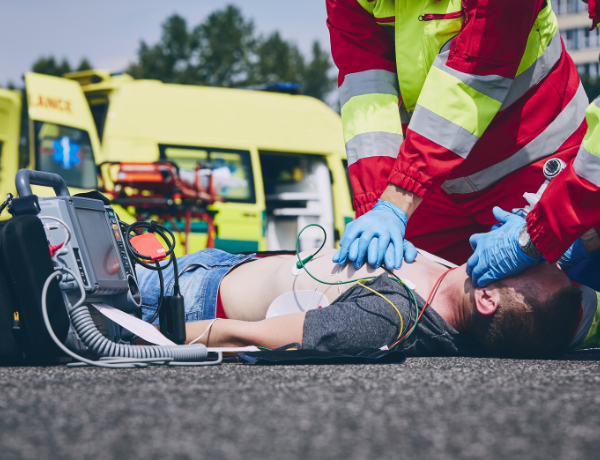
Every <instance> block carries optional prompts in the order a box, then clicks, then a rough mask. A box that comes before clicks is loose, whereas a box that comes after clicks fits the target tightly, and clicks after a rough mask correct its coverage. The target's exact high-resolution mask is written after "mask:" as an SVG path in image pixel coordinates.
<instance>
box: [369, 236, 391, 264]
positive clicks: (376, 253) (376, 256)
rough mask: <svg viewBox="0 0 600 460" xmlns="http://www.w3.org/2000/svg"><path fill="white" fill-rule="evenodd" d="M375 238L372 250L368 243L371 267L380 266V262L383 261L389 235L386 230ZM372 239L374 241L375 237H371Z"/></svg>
mask: <svg viewBox="0 0 600 460" xmlns="http://www.w3.org/2000/svg"><path fill="white" fill-rule="evenodd" d="M377 240H378V242H377V247H376V248H375V249H374V250H372V249H371V245H369V265H371V267H372V268H379V267H381V262H383V258H384V256H385V254H386V252H387V249H388V246H389V245H390V235H389V233H387V232H386V233H384V234H383V235H381V236H380V237H379V238H377ZM373 241H375V239H373Z"/></svg>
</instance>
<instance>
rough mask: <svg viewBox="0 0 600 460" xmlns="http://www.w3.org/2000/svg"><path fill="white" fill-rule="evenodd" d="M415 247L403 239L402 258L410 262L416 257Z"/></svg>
mask: <svg viewBox="0 0 600 460" xmlns="http://www.w3.org/2000/svg"><path fill="white" fill-rule="evenodd" d="M417 254H418V253H417V248H415V246H414V245H413V244H412V243H411V242H410V241H408V240H404V260H405V261H406V263H409V264H412V263H413V262H414V261H415V259H416V258H417Z"/></svg>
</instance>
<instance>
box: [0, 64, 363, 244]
mask: <svg viewBox="0 0 600 460" xmlns="http://www.w3.org/2000/svg"><path fill="white" fill-rule="evenodd" d="M65 77H66V78H56V77H49V76H44V75H39V74H34V73H28V74H26V75H25V82H26V89H27V101H28V105H29V107H28V110H29V113H28V114H29V147H30V148H29V150H30V154H31V157H30V163H29V167H30V168H35V169H39V170H44V171H49V172H56V173H58V174H60V175H61V176H63V177H64V178H65V180H66V181H67V184H68V185H69V187H70V188H72V189H77V190H75V191H78V190H89V189H94V188H96V187H97V186H98V184H97V181H96V167H97V165H101V164H102V163H104V162H110V161H130V162H138V161H139V162H152V161H157V160H170V161H173V162H175V163H176V164H177V165H178V166H179V167H180V168H183V169H192V170H193V169H194V167H195V165H196V163H197V162H203V163H210V164H211V165H212V166H213V167H214V168H216V169H215V174H217V175H219V177H220V179H219V180H221V181H222V183H223V184H224V185H223V187H221V189H220V190H219V194H220V195H221V196H222V197H223V198H224V199H225V202H224V203H216V204H214V205H213V206H212V208H213V209H215V210H217V211H218V213H217V215H216V217H215V224H216V226H217V237H216V240H215V247H217V248H219V249H223V250H226V251H230V252H240V251H256V250H282V249H293V247H294V244H295V237H296V234H297V233H298V231H299V230H300V229H301V228H303V227H304V226H305V225H306V224H309V223H319V224H321V225H322V226H323V227H324V228H325V229H326V231H327V239H328V243H329V244H328V245H329V246H333V244H334V242H335V241H336V240H337V239H339V235H340V234H341V232H342V231H343V228H344V225H345V223H346V222H347V221H349V220H350V219H352V218H353V210H352V204H351V199H350V191H349V184H348V180H347V174H346V168H345V152H344V145H343V140H342V132H341V122H340V118H339V116H338V115H337V114H336V113H335V112H334V111H332V110H331V109H330V108H329V107H328V106H327V105H325V104H324V103H322V102H321V101H318V100H317V99H314V98H310V97H306V96H297V95H288V94H277V93H268V92H262V91H247V90H237V89H225V88H212V87H201V86H190V85H174V84H163V83H161V82H158V81H152V80H134V79H132V78H131V77H130V76H128V75H111V74H110V73H109V72H107V71H85V72H76V73H72V74H67V75H66V76H65ZM15 94H17V93H15ZM3 101H4V98H3V97H2V95H1V94H0V103H2V102H3ZM12 104H13V105H15V107H16V104H18V101H17V100H16V99H15V100H14V101H13V102H12ZM0 107H2V106H1V105H0ZM2 129H3V125H2V118H0V136H2ZM1 139H2V138H0V140H1ZM4 160H5V158H4V154H3V155H2V161H4ZM13 163H15V164H16V162H13ZM3 166H4V164H3ZM14 172H16V169H15V168H14V166H12V167H11V168H7V169H5V168H4V167H3V172H2V187H3V188H2V190H4V188H5V187H7V182H6V181H7V180H8V181H9V183H11V182H12V180H13V178H14ZM5 175H6V177H4V176H5ZM9 176H10V177H9ZM217 182H218V181H217ZM11 187H12V184H11ZM122 214H123V213H120V215H122ZM122 217H125V216H124V215H122ZM126 220H132V216H128V217H127V218H126ZM179 224H181V223H178V225H179ZM179 226H181V228H183V225H182V224H181V225H179ZM320 241H322V236H321V234H320V232H319V231H316V230H315V229H314V228H311V229H310V230H309V231H307V232H306V233H305V234H303V239H301V246H303V247H312V246H314V245H315V244H318V243H319V242H320ZM205 244H206V225H205V224H203V223H202V222H194V223H193V224H192V235H191V237H190V245H189V249H190V251H195V250H198V249H201V248H203V247H204V246H205Z"/></svg>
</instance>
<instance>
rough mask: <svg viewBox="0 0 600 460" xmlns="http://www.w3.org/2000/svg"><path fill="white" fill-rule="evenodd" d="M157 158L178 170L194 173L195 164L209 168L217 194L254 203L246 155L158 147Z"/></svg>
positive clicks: (243, 151) (235, 200)
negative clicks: (158, 155)
mask: <svg viewBox="0 0 600 460" xmlns="http://www.w3.org/2000/svg"><path fill="white" fill-rule="evenodd" d="M159 148H160V158H161V159H162V160H169V161H173V162H174V163H175V164H176V165H177V166H178V167H179V168H181V169H187V170H192V171H193V170H195V169H196V165H197V164H200V165H201V167H202V166H204V167H207V168H208V167H210V168H211V169H212V175H213V184H214V187H215V190H216V192H217V195H219V196H221V197H222V198H224V199H225V200H226V201H232V202H237V203H256V197H255V193H254V179H253V175H252V163H251V161H250V152H249V151H247V150H230V149H219V148H210V147H191V146H180V145H177V146H176V145H160V146H159Z"/></svg>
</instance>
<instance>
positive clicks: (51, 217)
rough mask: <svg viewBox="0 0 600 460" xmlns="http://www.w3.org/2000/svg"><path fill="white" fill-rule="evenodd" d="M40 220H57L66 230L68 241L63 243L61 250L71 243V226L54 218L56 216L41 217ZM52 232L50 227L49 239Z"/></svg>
mask: <svg viewBox="0 0 600 460" xmlns="http://www.w3.org/2000/svg"><path fill="white" fill-rule="evenodd" d="M39 218H40V220H44V219H50V220H55V221H56V222H58V223H59V224H61V225H62V226H63V228H64V230H65V231H66V233H67V239H66V240H65V242H64V243H63V245H62V247H61V249H63V248H65V247H66V246H67V244H68V243H69V241H71V230H69V226H68V225H67V224H66V223H65V222H64V221H62V220H60V219H59V218H58V217H54V216H39ZM44 227H46V226H45V225H44ZM50 230H51V228H50V227H48V239H50ZM55 255H56V254H55Z"/></svg>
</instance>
